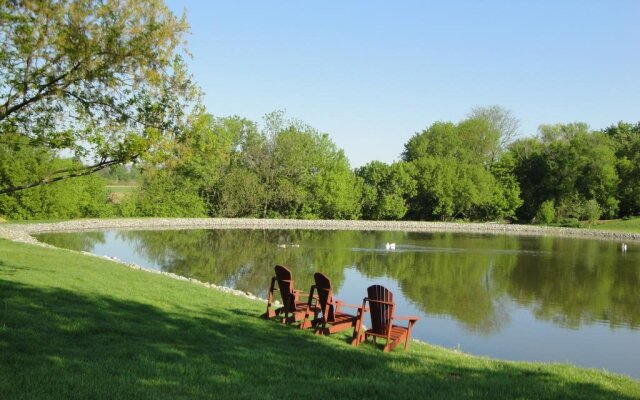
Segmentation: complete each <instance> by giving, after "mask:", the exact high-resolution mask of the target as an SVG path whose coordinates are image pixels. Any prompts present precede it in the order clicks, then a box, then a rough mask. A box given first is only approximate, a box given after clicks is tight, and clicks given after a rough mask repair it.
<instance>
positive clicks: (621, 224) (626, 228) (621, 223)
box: [593, 218, 640, 233]
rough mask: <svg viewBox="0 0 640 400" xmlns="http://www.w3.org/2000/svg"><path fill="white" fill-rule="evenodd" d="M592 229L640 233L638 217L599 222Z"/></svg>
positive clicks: (639, 219)
mask: <svg viewBox="0 0 640 400" xmlns="http://www.w3.org/2000/svg"><path fill="white" fill-rule="evenodd" d="M593 229H598V230H603V231H616V232H627V233H640V218H631V219H619V220H615V221H603V222H602V223H601V224H598V225H595V226H593Z"/></svg>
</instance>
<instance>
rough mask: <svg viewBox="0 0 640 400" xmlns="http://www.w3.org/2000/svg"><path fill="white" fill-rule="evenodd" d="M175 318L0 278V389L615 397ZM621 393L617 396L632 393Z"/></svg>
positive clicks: (69, 393) (60, 393)
mask: <svg viewBox="0 0 640 400" xmlns="http://www.w3.org/2000/svg"><path fill="white" fill-rule="evenodd" d="M205 311H206V312H205V313H193V312H192V313H189V312H188V311H185V314H184V315H182V314H174V313H168V312H166V311H163V310H161V309H159V308H156V307H153V306H150V305H146V304H142V303H136V302H128V301H122V300H117V299H112V298H109V297H104V296H87V295H79V294H76V293H73V292H70V291H66V290H59V289H54V290H48V289H47V290H44V289H40V288H34V287H30V286H24V285H20V284H16V283H13V282H9V281H3V280H0V327H3V326H4V328H1V329H0V351H1V353H0V393H2V394H3V396H2V397H3V398H7V399H37V398H46V399H52V398H64V399H68V398H92V399H99V398H108V399H115V398H127V399H164V398H167V399H180V398H185V399H186V398H260V399H263V398H298V399H300V398H310V397H311V398H315V397H324V398H357V399H362V398H448V399H451V398H453V399H455V398H491V399H507V398H532V399H533V398H535V399H542V398H550V399H557V398H564V399H571V398H589V399H599V398H611V399H613V398H615V399H625V397H621V396H620V394H619V393H617V392H613V391H609V390H607V389H605V388H604V387H601V386H600V385H597V384H587V383H581V384H577V383H567V382H565V381H563V379H562V378H559V377H558V376H556V375H554V374H550V373H547V372H541V371H538V370H537V369H536V368H535V367H517V368H515V367H514V368H509V367H507V368H504V369H501V370H497V371H496V370H489V369H486V368H484V367H478V368H472V367H469V366H461V365H460V362H459V361H456V359H455V358H451V359H449V358H442V357H435V356H432V355H429V354H426V355H416V354H414V353H411V352H408V353H405V352H403V351H402V350H400V351H399V352H396V353H392V354H382V353H381V352H380V351H378V350H375V349H374V348H373V346H370V345H364V346H361V347H359V348H356V349H354V348H351V347H349V346H348V345H346V343H345V340H344V338H321V337H316V336H314V335H312V334H310V333H309V332H304V331H300V330H296V329H292V328H290V327H284V326H281V325H279V324H277V323H274V322H268V321H263V320H260V319H258V318H256V316H255V315H252V314H251V312H250V310H248V309H244V308H242V307H238V309H237V310H224V309H220V308H217V307H216V306H215V304H212V305H211V306H210V307H209V308H208V309H207V310H205ZM630 398H631V397H626V399H630Z"/></svg>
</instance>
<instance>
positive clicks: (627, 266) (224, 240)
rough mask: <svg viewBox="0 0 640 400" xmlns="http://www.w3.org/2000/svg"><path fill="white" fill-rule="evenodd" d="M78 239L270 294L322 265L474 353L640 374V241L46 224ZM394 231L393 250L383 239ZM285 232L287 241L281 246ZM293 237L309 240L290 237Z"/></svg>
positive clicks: (436, 338)
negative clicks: (287, 277) (280, 279)
mask: <svg viewBox="0 0 640 400" xmlns="http://www.w3.org/2000/svg"><path fill="white" fill-rule="evenodd" d="M39 239H40V240H42V241H44V242H47V243H50V244H53V245H56V246H59V247H65V248H70V249H75V250H84V251H89V252H92V253H95V254H99V255H109V256H115V257H118V258H119V259H121V260H124V261H128V262H135V263H137V264H139V265H142V266H145V267H148V268H153V269H160V270H163V271H168V272H173V273H177V274H180V275H184V276H189V277H194V278H197V279H199V280H202V281H208V282H212V283H216V284H218V285H225V286H231V287H234V288H237V289H241V290H244V291H249V292H251V293H255V294H257V295H259V296H262V297H266V291H267V288H268V284H269V282H270V278H271V276H272V273H273V265H274V264H276V263H279V264H283V265H287V266H289V267H290V268H291V270H292V271H293V273H294V278H295V279H296V286H297V287H299V288H303V289H305V290H308V288H309V287H310V285H311V283H312V279H313V277H312V275H313V272H315V271H321V272H324V273H325V274H327V275H328V276H329V277H330V278H331V280H332V282H333V285H334V287H335V288H337V295H338V297H339V298H341V299H342V300H344V301H346V302H348V303H355V304H360V303H361V302H362V298H363V297H364V296H365V294H366V287H367V286H369V285H371V284H373V283H380V284H382V285H384V286H386V287H388V288H389V289H391V290H392V291H393V292H394V294H395V298H396V301H397V304H398V309H397V310H398V314H400V315H402V314H405V315H406V314H415V315H419V316H420V317H421V318H422V319H421V320H420V321H419V322H418V324H417V325H416V328H415V331H414V336H415V337H416V338H418V339H422V340H425V341H428V342H430V343H433V344H438V345H441V346H445V347H450V348H459V349H460V350H462V351H464V352H468V353H472V354H478V355H487V356H491V357H498V358H503V359H510V360H529V361H554V362H570V363H573V364H578V365H582V366H587V367H595V368H604V369H607V370H609V371H615V372H621V373H625V374H628V375H631V376H633V377H634V378H640V246H639V245H635V244H634V245H632V246H631V247H630V248H629V251H628V252H627V253H622V252H620V249H619V243H615V242H607V241H595V240H584V239H567V238H550V237H511V236H501V235H473V234H453V233H407V232H353V231H281V230H266V231H262V230H191V231H136V232H134V231H123V232H116V231H110V232H92V233H65V234H43V235H40V236H39ZM387 242H394V243H396V249H395V250H386V249H385V243H387ZM279 244H286V245H287V247H286V248H281V247H278V245H279ZM291 244H295V245H298V246H299V247H292V246H290V245H291Z"/></svg>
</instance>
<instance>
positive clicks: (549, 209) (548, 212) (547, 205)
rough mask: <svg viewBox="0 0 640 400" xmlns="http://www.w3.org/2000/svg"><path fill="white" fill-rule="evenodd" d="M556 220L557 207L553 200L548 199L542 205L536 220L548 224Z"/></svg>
mask: <svg viewBox="0 0 640 400" xmlns="http://www.w3.org/2000/svg"><path fill="white" fill-rule="evenodd" d="M555 220H556V209H555V204H554V202H553V200H547V201H545V202H543V203H542V204H541V205H540V208H539V209H538V212H537V213H536V217H535V221H536V223H538V224H543V225H548V224H552V223H554V222H555Z"/></svg>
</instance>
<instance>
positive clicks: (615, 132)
mask: <svg viewBox="0 0 640 400" xmlns="http://www.w3.org/2000/svg"><path fill="white" fill-rule="evenodd" d="M603 133H604V134H605V135H607V136H608V137H609V138H611V141H612V143H613V147H614V149H615V152H616V158H617V163H616V169H617V171H618V175H619V177H620V183H619V185H618V190H617V198H618V199H619V200H620V215H621V216H624V217H626V216H631V215H640V122H638V123H636V124H635V125H633V124H630V123H626V122H618V124H616V125H612V126H610V127H608V128H606V129H605V130H604V131H603Z"/></svg>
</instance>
